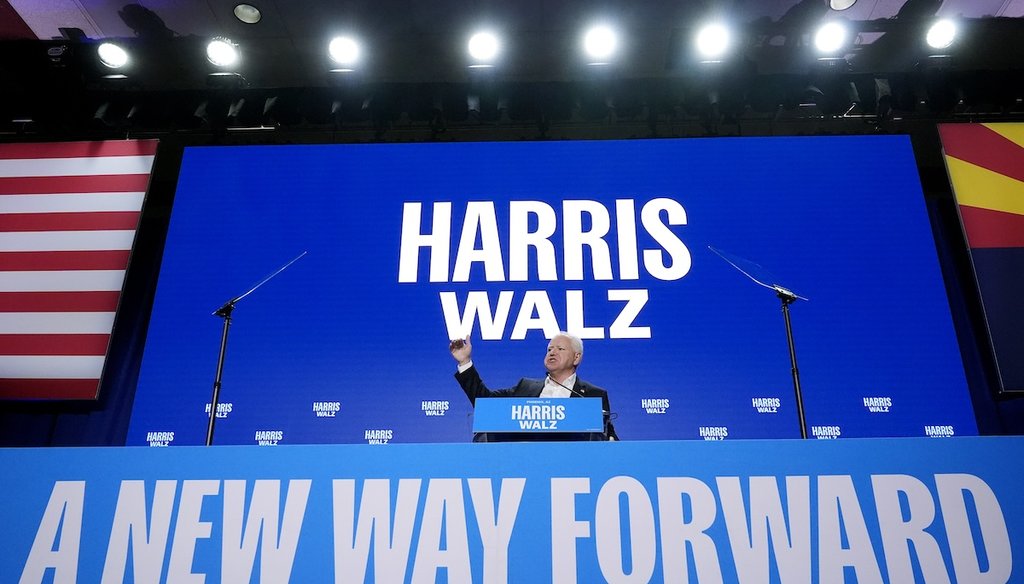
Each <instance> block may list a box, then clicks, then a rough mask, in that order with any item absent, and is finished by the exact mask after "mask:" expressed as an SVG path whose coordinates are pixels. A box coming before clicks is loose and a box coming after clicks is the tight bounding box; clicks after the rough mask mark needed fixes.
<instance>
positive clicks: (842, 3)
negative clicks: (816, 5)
mask: <svg viewBox="0 0 1024 584" xmlns="http://www.w3.org/2000/svg"><path fill="white" fill-rule="evenodd" d="M856 3H857V0H829V3H828V7H829V8H831V9H832V10H846V9H847V8H849V7H851V6H853V5H854V4H856Z"/></svg>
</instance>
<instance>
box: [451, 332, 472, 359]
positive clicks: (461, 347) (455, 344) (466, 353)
mask: <svg viewBox="0 0 1024 584" xmlns="http://www.w3.org/2000/svg"><path fill="white" fill-rule="evenodd" d="M448 350H449V351H451V353H452V357H453V358H454V359H455V360H456V361H457V362H458V363H459V365H462V364H464V363H468V362H469V359H470V357H471V356H472V354H473V343H471V342H469V335H466V338H465V339H455V340H453V341H452V342H451V343H449V344H448Z"/></svg>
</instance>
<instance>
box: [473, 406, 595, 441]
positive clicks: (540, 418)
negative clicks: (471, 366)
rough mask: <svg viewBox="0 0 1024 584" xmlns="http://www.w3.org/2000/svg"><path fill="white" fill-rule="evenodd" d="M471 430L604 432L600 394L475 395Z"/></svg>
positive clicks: (476, 431) (475, 431)
mask: <svg viewBox="0 0 1024 584" xmlns="http://www.w3.org/2000/svg"><path fill="white" fill-rule="evenodd" d="M473 432H474V433H478V434H479V433H482V432H507V433H516V432H523V433H537V432H604V416H603V415H602V412H601V398H599V397H581V398H553V399H552V398H542V397H526V398H521V397H492V398H478V399H477V400H476V407H475V408H474V412H473Z"/></svg>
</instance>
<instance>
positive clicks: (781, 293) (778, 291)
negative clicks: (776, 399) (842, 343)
mask: <svg viewBox="0 0 1024 584" xmlns="http://www.w3.org/2000/svg"><path fill="white" fill-rule="evenodd" d="M775 295H776V296H778V297H779V300H781V301H782V318H783V320H784V321H785V322H786V342H787V343H788V344H789V364H790V366H791V370H792V373H793V391H794V392H795V393H796V415H797V419H798V420H799V423H800V438H802V439H805V440H806V439H807V421H806V419H805V418H804V394H803V391H802V390H801V389H800V370H799V369H798V368H797V366H796V345H795V344H793V325H792V323H790V321H789V305H790V304H793V303H794V302H796V299H797V298H800V297H799V296H797V295H796V294H793V293H792V292H790V291H789V290H786V289H785V288H783V287H782V286H775Z"/></svg>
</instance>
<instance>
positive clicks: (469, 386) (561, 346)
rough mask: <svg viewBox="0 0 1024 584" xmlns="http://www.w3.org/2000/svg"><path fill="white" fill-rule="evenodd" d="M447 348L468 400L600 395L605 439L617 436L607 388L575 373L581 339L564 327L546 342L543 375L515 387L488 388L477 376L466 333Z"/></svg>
mask: <svg viewBox="0 0 1024 584" xmlns="http://www.w3.org/2000/svg"><path fill="white" fill-rule="evenodd" d="M448 349H449V350H450V351H451V353H452V357H453V358H455V361H456V362H458V364H459V366H458V372H456V373H455V379H456V380H457V381H458V382H459V385H461V386H462V390H463V391H465V392H466V396H467V397H469V401H470V403H473V404H475V403H476V398H478V397H546V398H561V397H599V398H601V409H602V410H603V411H604V419H605V432H604V439H605V440H618V439H619V437H618V436H617V435H616V434H615V426H613V425H612V423H611V420H610V415H609V413H610V412H611V405H610V404H609V402H608V392H607V391H605V390H603V389H601V388H600V387H597V386H596V385H591V384H589V383H587V382H586V381H583V380H581V379H580V378H579V377H578V376H577V375H576V369H577V368H578V367H579V365H580V361H581V360H583V341H582V340H580V338H579V337H577V336H575V335H570V334H569V333H567V332H564V331H563V332H559V333H558V334H557V335H555V336H554V338H552V339H551V341H550V342H549V343H548V349H547V352H546V353H545V354H544V368H545V369H547V371H548V374H547V375H546V376H545V377H544V379H528V378H525V377H524V378H522V379H520V380H519V383H518V384H516V386H515V387H511V388H509V389H498V390H491V389H487V386H486V385H484V381H483V379H481V378H480V373H479V372H478V371H477V370H476V367H474V366H473V361H472V359H471V357H472V354H473V344H472V343H471V342H470V340H469V336H467V337H466V338H465V339H456V340H454V341H452V342H451V344H450V345H449V346H448Z"/></svg>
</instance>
